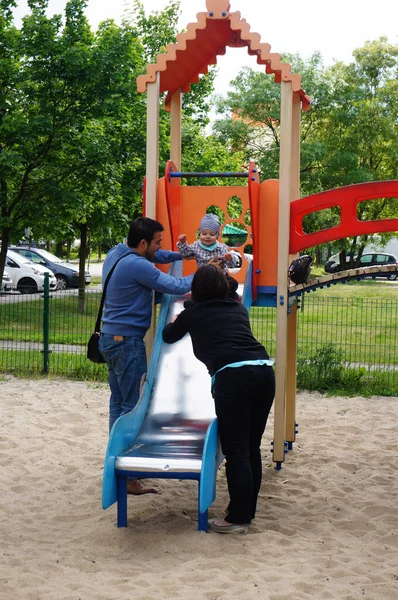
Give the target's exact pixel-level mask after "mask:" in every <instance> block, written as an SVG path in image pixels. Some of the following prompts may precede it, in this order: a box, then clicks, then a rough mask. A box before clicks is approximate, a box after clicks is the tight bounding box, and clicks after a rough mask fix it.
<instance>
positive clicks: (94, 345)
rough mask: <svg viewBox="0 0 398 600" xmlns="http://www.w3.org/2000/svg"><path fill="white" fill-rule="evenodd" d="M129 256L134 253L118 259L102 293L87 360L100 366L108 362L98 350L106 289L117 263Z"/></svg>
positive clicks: (88, 345)
mask: <svg viewBox="0 0 398 600" xmlns="http://www.w3.org/2000/svg"><path fill="white" fill-rule="evenodd" d="M129 254H133V252H126V253H125V254H123V256H121V257H120V258H118V259H117V261H116V262H115V264H114V265H113V267H112V269H111V270H110V271H109V273H108V276H107V278H106V280H105V283H104V289H103V291H102V297H101V304H100V307H99V310H98V317H97V321H96V323H95V327H94V332H93V333H92V334H91V337H90V339H89V340H88V344H87V358H88V359H89V360H91V361H92V362H95V363H98V364H101V363H104V362H106V361H105V359H104V357H103V356H102V354H101V352H100V351H99V348H98V342H99V337H100V330H101V319H102V311H103V310H104V303H105V295H106V288H107V287H108V283H109V280H110V278H111V275H112V273H113V271H114V270H115V267H116V265H117V263H118V262H119V260H122V258H124V257H125V256H128V255H129Z"/></svg>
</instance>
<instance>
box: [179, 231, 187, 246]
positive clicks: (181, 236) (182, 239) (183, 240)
mask: <svg viewBox="0 0 398 600" xmlns="http://www.w3.org/2000/svg"><path fill="white" fill-rule="evenodd" d="M178 241H179V242H181V244H185V242H186V241H187V236H186V235H185V233H182V234H181V235H179V236H178Z"/></svg>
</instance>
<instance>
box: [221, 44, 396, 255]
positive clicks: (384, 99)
mask: <svg viewBox="0 0 398 600" xmlns="http://www.w3.org/2000/svg"><path fill="white" fill-rule="evenodd" d="M397 53H398V46H394V45H392V44H388V43H387V40H386V39H385V38H381V39H380V40H377V41H375V42H368V43H367V44H365V46H364V47H363V48H360V49H358V50H356V51H355V52H354V59H355V62H353V63H352V64H350V65H344V64H342V63H336V64H335V65H333V66H332V67H329V68H325V67H324V66H323V63H322V59H321V56H320V55H319V54H318V53H315V54H314V55H313V56H312V57H311V58H310V59H309V60H308V61H303V60H302V59H301V58H300V56H298V55H285V56H284V57H283V59H284V61H285V62H288V63H290V64H291V65H292V69H293V71H294V72H298V73H300V74H301V76H302V85H303V88H304V89H305V90H306V92H307V93H308V94H309V96H310V97H311V99H312V104H311V109H310V110H309V111H308V112H305V113H303V114H302V121H301V141H302V143H301V167H300V172H301V189H302V195H304V196H305V195H309V194H312V193H316V192H320V191H324V190H328V189H332V188H335V187H341V186H344V185H349V184H352V183H360V182H364V181H374V180H383V179H390V178H397V177H398V172H397V164H398V161H397V146H396V144H395V143H394V139H396V137H397V126H398V125H397V123H398V121H397V107H398V85H397V74H398V73H397V68H398V59H397ZM232 87H233V89H232V90H231V91H230V92H228V94H227V96H226V98H223V99H220V100H219V104H218V108H219V112H222V113H228V112H229V113H230V115H231V116H230V117H228V118H226V119H225V118H224V119H222V120H220V121H218V122H217V123H216V125H215V134H216V135H217V137H218V139H219V140H221V141H223V142H224V143H227V144H231V145H232V147H233V148H236V149H237V148H241V149H243V150H244V152H245V157H246V158H245V160H246V162H247V161H248V160H249V159H250V158H252V159H254V160H255V161H256V163H257V165H258V167H259V169H260V172H261V174H262V177H263V178H272V177H278V171H279V164H278V161H279V114H280V113H279V110H280V108H279V107H280V87H279V86H277V85H275V84H274V83H273V80H272V78H271V77H268V76H266V75H264V74H262V73H257V72H254V71H252V70H251V69H244V70H243V71H241V72H240V73H239V75H238V77H237V78H236V79H235V80H234V81H233V82H232ZM358 214H359V218H361V219H379V218H380V219H381V218H387V217H388V216H393V215H397V214H398V206H397V200H396V199H380V201H372V202H363V203H361V204H360V205H359V212H358ZM339 220H340V217H339V214H338V212H337V211H335V210H332V209H331V210H329V211H323V212H322V213H312V214H311V215H308V216H307V217H306V219H305V220H304V223H303V225H304V228H305V230H306V231H308V232H310V231H314V230H316V229H319V228H322V227H330V226H331V225H333V224H337V223H338V222H339ZM391 235H393V234H390V237H391ZM388 237H389V236H388V234H387V235H384V240H385V241H386V240H387V239H388ZM369 241H370V237H369V236H362V237H361V238H358V239H356V238H355V239H351V240H339V242H337V246H338V248H339V249H340V250H341V251H346V250H348V249H350V250H351V254H352V255H354V254H355V253H358V252H360V251H361V249H363V248H364V246H365V245H366V243H368V242H369Z"/></svg>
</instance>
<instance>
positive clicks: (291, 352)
mask: <svg viewBox="0 0 398 600" xmlns="http://www.w3.org/2000/svg"><path fill="white" fill-rule="evenodd" d="M300 120H301V101H300V97H299V95H298V94H294V96H293V115H292V170H291V185H290V191H291V195H290V201H291V202H292V201H293V200H297V199H298V198H299V197H300ZM294 258H296V254H294V255H293V254H291V255H290V256H289V264H290V262H291V261H292V260H293V259H294ZM296 386H297V303H296V302H294V304H293V305H292V306H291V307H290V314H288V317H287V372H286V432H285V434H286V441H287V442H288V443H289V446H291V443H292V442H294V441H295V439H296Z"/></svg>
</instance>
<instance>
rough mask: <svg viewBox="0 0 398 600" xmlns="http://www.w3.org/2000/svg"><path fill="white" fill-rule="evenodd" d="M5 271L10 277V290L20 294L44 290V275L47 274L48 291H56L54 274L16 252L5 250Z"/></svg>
mask: <svg viewBox="0 0 398 600" xmlns="http://www.w3.org/2000/svg"><path fill="white" fill-rule="evenodd" d="M5 266H6V270H7V272H8V273H9V274H10V276H11V280H12V289H13V290H18V291H19V292H20V293H21V294H35V293H37V292H42V291H43V290H44V274H45V273H49V282H50V290H56V289H57V280H56V278H55V275H54V273H53V272H52V271H51V270H50V269H48V268H47V267H43V266H42V265H34V264H33V263H32V262H31V261H30V260H28V259H27V258H25V257H24V256H21V255H20V254H18V253H17V252H13V251H12V250H7V256H6V265H5Z"/></svg>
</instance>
